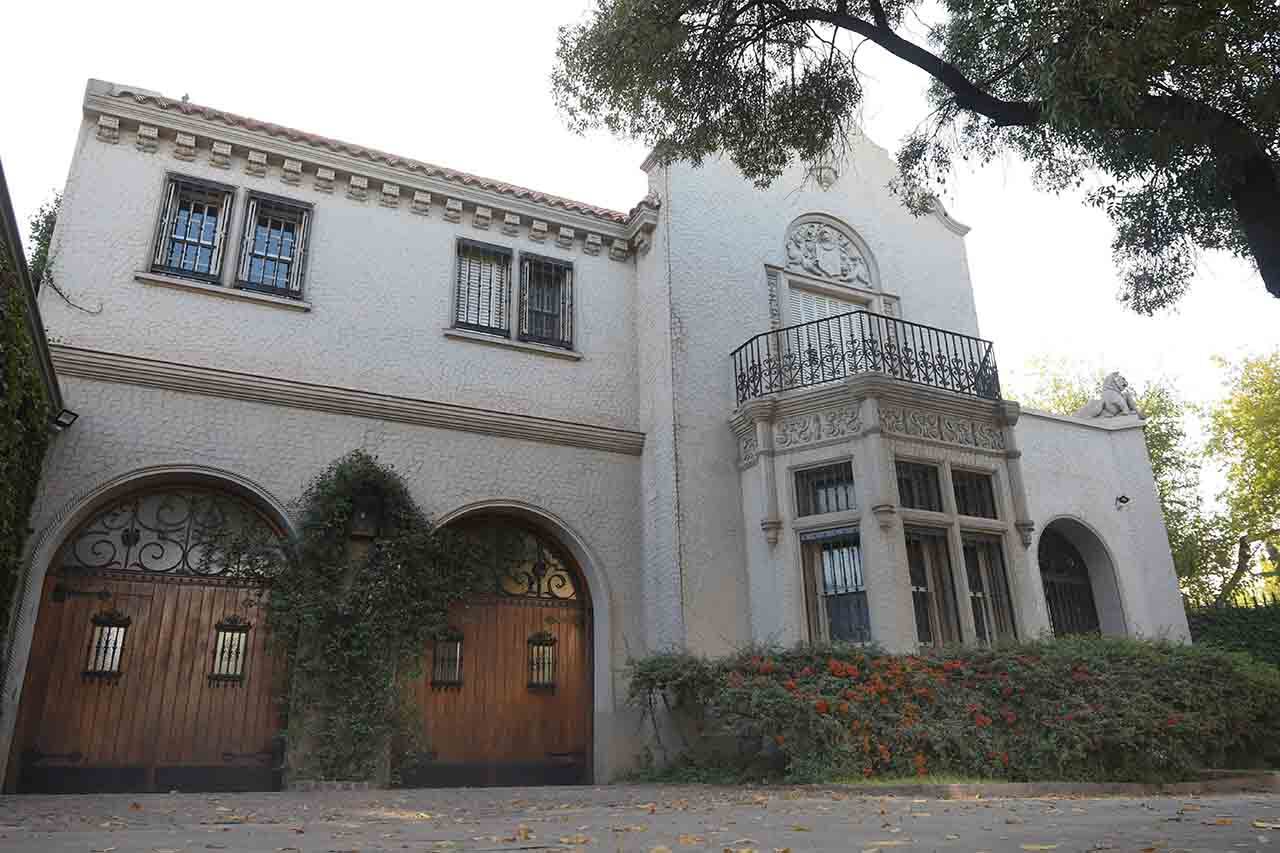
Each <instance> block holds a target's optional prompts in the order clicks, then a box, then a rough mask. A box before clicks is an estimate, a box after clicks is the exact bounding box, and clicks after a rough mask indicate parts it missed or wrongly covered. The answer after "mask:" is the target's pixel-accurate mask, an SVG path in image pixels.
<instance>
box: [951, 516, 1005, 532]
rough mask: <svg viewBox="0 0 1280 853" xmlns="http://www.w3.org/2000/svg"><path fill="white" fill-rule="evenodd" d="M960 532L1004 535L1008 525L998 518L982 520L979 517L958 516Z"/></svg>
mask: <svg viewBox="0 0 1280 853" xmlns="http://www.w3.org/2000/svg"><path fill="white" fill-rule="evenodd" d="M956 518H957V519H958V520H959V522H960V531H961V532H962V533H968V532H982V533H1004V532H1006V530H1007V529H1008V527H1009V525H1008V524H1006V523H1005V522H1003V521H1001V520H1000V519H998V518H983V517H982V516H980V515H959V516H956Z"/></svg>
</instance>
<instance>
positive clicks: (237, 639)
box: [209, 616, 249, 684]
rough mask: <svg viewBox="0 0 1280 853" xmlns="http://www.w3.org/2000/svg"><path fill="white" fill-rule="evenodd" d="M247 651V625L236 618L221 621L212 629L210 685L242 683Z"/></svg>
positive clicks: (231, 617)
mask: <svg viewBox="0 0 1280 853" xmlns="http://www.w3.org/2000/svg"><path fill="white" fill-rule="evenodd" d="M248 651H249V623H248V622H246V621H244V620H243V619H241V618H240V617H238V616H229V617H227V618H226V619H223V620H222V621H221V622H219V623H218V624H217V626H216V627H215V628H214V643H213V670H212V671H211V672H210V673H209V682H210V683H211V684H239V683H240V682H242V681H244V673H245V658H246V657H247V656H248Z"/></svg>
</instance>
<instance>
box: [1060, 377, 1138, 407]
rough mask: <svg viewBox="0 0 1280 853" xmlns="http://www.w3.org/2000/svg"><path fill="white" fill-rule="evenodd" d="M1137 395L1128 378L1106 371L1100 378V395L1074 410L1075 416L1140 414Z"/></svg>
mask: <svg viewBox="0 0 1280 853" xmlns="http://www.w3.org/2000/svg"><path fill="white" fill-rule="evenodd" d="M1141 414H1142V413H1141V412H1139V411H1138V397H1137V395H1136V394H1134V393H1133V388H1132V387H1131V386H1130V385H1129V380H1127V379H1125V378H1124V377H1123V376H1121V375H1120V374H1119V373H1108V374H1107V378H1106V379H1104V380H1102V396H1101V397H1094V398H1093V399H1092V400H1090V401H1089V402H1088V403H1086V404H1085V405H1084V406H1082V407H1081V408H1080V410H1079V411H1078V412H1076V417H1077V418H1118V417H1123V416H1125V415H1141Z"/></svg>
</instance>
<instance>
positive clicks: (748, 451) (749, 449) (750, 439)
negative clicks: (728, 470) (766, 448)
mask: <svg viewBox="0 0 1280 853" xmlns="http://www.w3.org/2000/svg"><path fill="white" fill-rule="evenodd" d="M759 457H760V443H759V442H758V441H757V440H756V434H755V433H754V432H753V433H751V434H749V435H740V436H738V464H740V465H741V466H742V467H743V468H750V467H751V466H752V465H754V464H756V460H757V459H758V458H759Z"/></svg>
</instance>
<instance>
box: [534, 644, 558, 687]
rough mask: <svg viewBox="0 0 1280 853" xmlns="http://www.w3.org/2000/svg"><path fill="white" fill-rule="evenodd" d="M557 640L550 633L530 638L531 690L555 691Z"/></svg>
mask: <svg viewBox="0 0 1280 853" xmlns="http://www.w3.org/2000/svg"><path fill="white" fill-rule="evenodd" d="M555 687H556V638H555V636H554V635H553V634H552V633H551V632H550V631H539V632H538V633H536V634H534V635H532V636H531V637H529V689H530V690H555Z"/></svg>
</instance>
